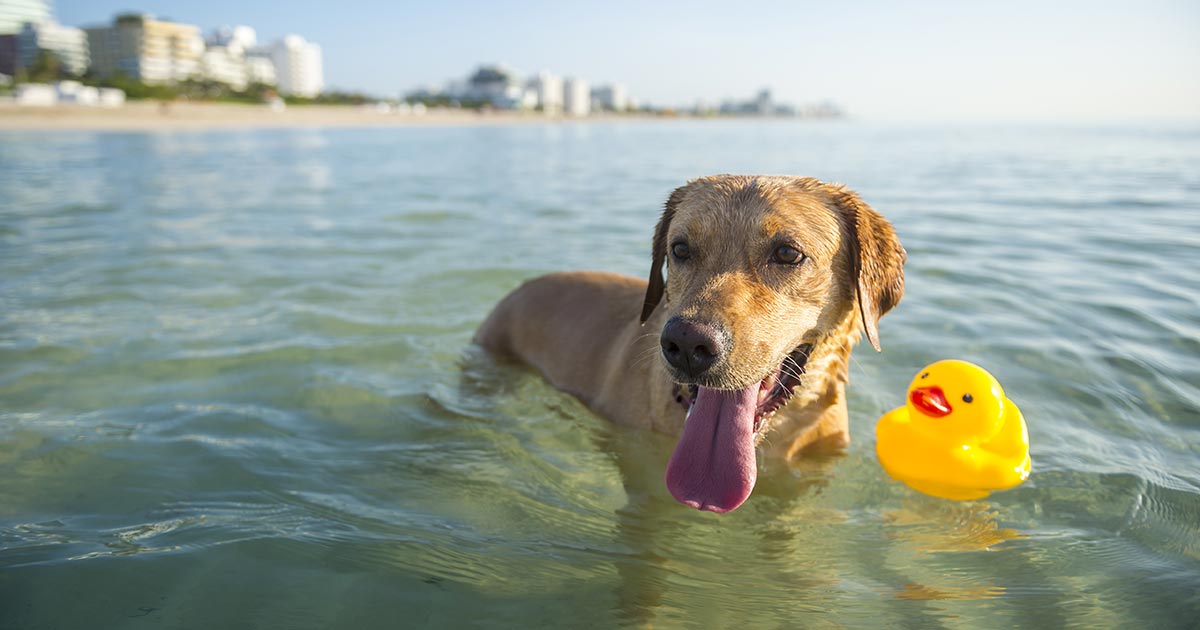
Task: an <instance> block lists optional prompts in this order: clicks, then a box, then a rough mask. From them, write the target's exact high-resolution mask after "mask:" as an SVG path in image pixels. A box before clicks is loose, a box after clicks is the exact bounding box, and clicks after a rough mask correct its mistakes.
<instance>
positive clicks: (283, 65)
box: [270, 35, 325, 98]
mask: <svg viewBox="0 0 1200 630" xmlns="http://www.w3.org/2000/svg"><path fill="white" fill-rule="evenodd" d="M270 51H271V60H272V61H273V62H274V63H275V81H276V84H277V85H278V86H279V92H280V93H281V94H283V95H284V96H303V97H307V98H312V97H315V96H317V95H319V94H320V93H321V91H322V90H324V89H325V73H324V69H323V68H322V64H321V47H320V46H318V45H316V44H314V43H312V42H309V41H306V40H305V39H304V38H303V37H300V36H299V35H288V36H287V37H284V38H283V39H281V40H279V41H277V42H275V43H274V44H272V45H271V47H270Z"/></svg>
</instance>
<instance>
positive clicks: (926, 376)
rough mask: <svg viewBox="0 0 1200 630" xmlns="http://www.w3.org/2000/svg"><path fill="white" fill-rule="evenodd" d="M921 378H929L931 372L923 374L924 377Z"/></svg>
mask: <svg viewBox="0 0 1200 630" xmlns="http://www.w3.org/2000/svg"><path fill="white" fill-rule="evenodd" d="M921 378H929V372H926V373H924V374H922V375H921Z"/></svg>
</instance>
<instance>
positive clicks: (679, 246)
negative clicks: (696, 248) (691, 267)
mask: <svg viewBox="0 0 1200 630" xmlns="http://www.w3.org/2000/svg"><path fill="white" fill-rule="evenodd" d="M671 255H672V256H674V257H675V260H687V259H688V258H690V257H691V256H692V251H691V250H690V249H688V244H687V243H684V242H683V241H680V242H678V243H675V244H674V245H672V246H671Z"/></svg>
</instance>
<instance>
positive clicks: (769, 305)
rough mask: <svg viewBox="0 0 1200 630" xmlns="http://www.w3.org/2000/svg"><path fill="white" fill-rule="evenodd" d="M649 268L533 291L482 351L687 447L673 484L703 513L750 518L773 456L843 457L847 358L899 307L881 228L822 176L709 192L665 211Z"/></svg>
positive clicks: (508, 307)
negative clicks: (765, 457) (762, 460)
mask: <svg viewBox="0 0 1200 630" xmlns="http://www.w3.org/2000/svg"><path fill="white" fill-rule="evenodd" d="M651 257H652V264H651V268H650V276H649V280H648V281H642V280H638V279H635V278H631V277H628V276H622V275H617V274H612V273H603V272H591V271H585V272H566V273H554V274H550V275H546V276H542V277H539V278H535V279H533V280H530V281H528V282H526V283H525V284H523V285H522V286H520V287H518V288H517V289H515V290H514V291H513V292H512V293H510V294H508V296H506V297H505V298H503V299H502V300H501V301H500V302H499V303H498V304H497V305H496V307H495V308H494V309H493V311H492V312H491V314H490V315H489V316H488V317H487V319H486V320H485V321H484V322H483V324H482V325H481V326H480V328H479V330H478V331H477V333H476V335H475V343H477V344H478V345H480V346H482V347H483V348H484V349H485V350H487V351H488V352H490V353H491V354H493V355H495V356H499V357H506V358H511V359H516V360H518V361H521V362H524V363H526V364H528V365H530V366H532V367H533V368H535V369H536V370H538V371H539V372H540V373H541V374H542V376H543V377H544V378H545V379H546V380H547V381H549V382H550V383H551V384H552V385H554V386H555V387H558V388H559V389H561V390H563V391H565V392H567V393H570V394H572V395H574V396H575V397H577V398H579V399H580V400H582V401H583V402H584V403H585V404H587V405H588V406H589V407H590V408H591V409H593V410H594V411H596V412H597V413H599V414H600V415H602V416H605V417H607V418H609V419H611V420H613V421H615V422H619V423H623V424H628V425H636V426H648V427H651V428H653V429H655V430H657V431H663V432H668V433H673V434H678V435H679V436H680V437H679V441H678V443H677V445H676V447H675V450H674V453H673V454H672V456H671V459H670V462H669V463H668V465H667V470H666V475H665V477H666V484H667V487H668V489H669V490H670V492H671V495H672V496H673V497H674V498H675V499H676V500H677V501H679V502H680V503H683V504H685V505H689V506H691V507H694V508H697V509H701V510H709V511H712V512H718V513H723V512H728V511H730V510H733V509H736V508H737V507H738V506H740V505H741V504H742V503H743V502H744V501H745V500H746V499H747V498H748V497H749V495H750V493H751V491H752V490H753V488H754V484H755V482H756V480H757V475H758V465H757V453H758V452H759V451H760V450H761V451H763V452H764V453H769V454H772V455H778V456H782V457H787V458H793V457H798V456H801V455H803V454H806V453H808V452H810V451H813V450H837V449H841V448H844V447H845V445H846V444H847V443H848V441H849V433H848V415H847V409H846V394H845V387H846V384H847V383H848V381H849V374H848V364H849V359H850V351H851V348H852V347H853V345H854V344H855V343H857V342H858V341H859V339H860V338H861V336H862V335H864V334H865V336H866V337H867V340H868V341H869V342H870V343H871V345H872V346H873V347H874V348H875V349H876V350H877V351H878V350H879V349H880V345H879V329H878V324H879V318H880V317H882V316H883V315H884V314H885V313H887V312H888V311H890V310H891V309H892V308H893V307H895V306H896V305H897V304H898V303H899V302H900V299H901V297H902V296H903V294H904V263H905V261H906V259H907V254H906V252H905V250H904V247H903V246H902V245H901V244H900V240H899V238H898V237H897V236H896V232H895V229H894V228H893V227H892V225H891V224H890V223H889V222H888V221H887V220H886V219H884V218H883V217H882V216H881V215H880V214H879V213H877V212H876V211H875V210H873V209H872V208H871V207H870V206H868V205H867V204H866V203H864V202H863V201H862V199H861V198H859V196H858V195H857V194H856V193H854V192H853V191H851V190H849V189H847V188H845V187H843V186H840V185H834V184H827V183H824V182H821V181H818V180H816V179H812V178H800V177H779V176H769V177H768V176H743V175H716V176H710V177H703V178H700V179H696V180H692V181H690V182H688V183H687V184H686V185H684V186H681V187H679V188H677V189H675V190H674V191H673V192H672V193H671V195H670V197H669V198H668V199H667V202H666V206H665V208H664V210H663V213H662V216H661V217H660V218H659V220H658V224H657V226H656V227H655V230H654V240H653V247H652V256H651ZM664 265H665V266H666V271H667V273H666V277H665V279H664V275H663V267H664ZM656 355H657V356H658V357H661V361H660V360H657V359H656Z"/></svg>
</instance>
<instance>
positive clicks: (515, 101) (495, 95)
mask: <svg viewBox="0 0 1200 630" xmlns="http://www.w3.org/2000/svg"><path fill="white" fill-rule="evenodd" d="M454 89H455V92H454V93H453V95H454V96H455V97H457V98H459V99H461V100H466V101H476V102H484V103H488V104H490V105H492V106H493V107H498V108H501V109H519V108H521V107H523V106H524V105H525V102H526V101H525V88H524V87H523V86H522V85H521V82H520V81H519V80H518V79H517V76H516V74H515V73H513V72H512V71H511V70H509V69H508V68H506V67H504V66H503V65H499V64H497V65H491V66H479V68H478V69H477V70H475V73H474V74H472V75H471V76H470V78H468V79H467V82H466V83H465V84H460V85H457V86H454Z"/></svg>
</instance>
